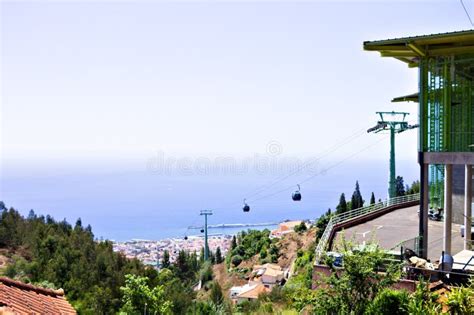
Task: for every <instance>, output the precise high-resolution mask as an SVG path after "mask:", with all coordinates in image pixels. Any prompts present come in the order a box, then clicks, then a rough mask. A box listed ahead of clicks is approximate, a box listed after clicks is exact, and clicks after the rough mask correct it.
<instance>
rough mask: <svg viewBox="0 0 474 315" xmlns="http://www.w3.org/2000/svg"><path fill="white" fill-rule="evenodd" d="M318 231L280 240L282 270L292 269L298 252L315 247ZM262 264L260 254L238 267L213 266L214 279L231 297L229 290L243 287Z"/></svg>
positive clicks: (277, 243) (313, 230)
mask: <svg viewBox="0 0 474 315" xmlns="http://www.w3.org/2000/svg"><path fill="white" fill-rule="evenodd" d="M315 237H316V229H315V228H313V229H309V230H308V231H306V232H302V233H289V234H285V235H283V236H282V238H281V239H278V240H277V242H276V246H277V247H278V250H279V257H278V261H277V262H276V264H278V265H279V266H280V267H281V268H282V269H290V274H291V273H292V272H293V270H292V265H293V264H294V261H295V260H296V258H297V254H298V250H302V251H307V250H312V249H313V247H314V240H315ZM261 262H262V259H261V258H260V254H256V255H253V256H252V257H250V258H249V259H246V260H243V261H242V262H241V263H240V264H239V265H238V266H237V267H234V268H227V265H226V263H225V262H223V263H221V264H216V265H214V266H213V272H214V279H215V280H216V281H217V282H219V284H220V286H221V287H222V289H223V291H224V295H225V296H229V289H230V288H231V287H233V286H242V285H244V284H246V283H247V282H248V280H249V278H250V275H251V272H252V268H253V266H254V265H258V264H260V263H261Z"/></svg>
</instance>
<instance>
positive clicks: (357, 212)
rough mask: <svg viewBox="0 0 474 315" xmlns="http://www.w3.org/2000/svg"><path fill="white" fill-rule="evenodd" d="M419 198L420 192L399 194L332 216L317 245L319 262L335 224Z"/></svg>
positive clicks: (317, 259)
mask: <svg viewBox="0 0 474 315" xmlns="http://www.w3.org/2000/svg"><path fill="white" fill-rule="evenodd" d="M419 200H420V194H419V193H418V194H413V195H405V196H399V197H394V198H389V199H386V200H384V201H381V202H377V203H375V204H372V205H369V206H365V207H362V208H358V209H354V210H350V211H347V212H344V213H340V214H336V215H334V216H332V217H331V218H330V219H329V222H328V224H327V225H326V229H325V230H324V233H323V235H322V236H321V239H320V240H319V242H318V245H317V246H316V262H317V263H319V262H320V261H321V258H322V255H323V253H324V252H325V251H326V248H327V246H328V244H329V238H330V237H331V233H332V230H333V229H334V226H335V225H336V224H341V223H344V222H348V221H351V220H354V219H356V218H358V217H361V216H365V215H368V214H370V213H374V212H377V211H380V210H382V209H384V208H387V207H390V206H394V205H401V204H404V203H408V202H412V201H419Z"/></svg>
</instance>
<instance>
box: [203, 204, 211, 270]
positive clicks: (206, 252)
mask: <svg viewBox="0 0 474 315" xmlns="http://www.w3.org/2000/svg"><path fill="white" fill-rule="evenodd" d="M200 215H203V216H204V260H206V261H207V260H208V259H209V245H208V243H207V216H209V215H212V210H201V213H200Z"/></svg>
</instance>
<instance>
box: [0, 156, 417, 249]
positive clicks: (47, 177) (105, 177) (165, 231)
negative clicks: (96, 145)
mask: <svg viewBox="0 0 474 315" xmlns="http://www.w3.org/2000/svg"><path fill="white" fill-rule="evenodd" d="M397 171H398V172H397V173H398V174H400V175H401V176H403V177H404V179H405V183H409V184H410V183H411V182H412V181H413V180H415V179H417V177H418V165H417V164H416V161H400V162H398V164H397ZM287 173H288V172H283V171H282V172H279V171H273V172H260V173H259V172H240V173H231V174H214V173H213V172H209V173H205V174H204V173H201V174H183V173H182V172H181V173H180V174H171V173H170V174H164V173H163V172H156V171H153V170H151V169H150V168H143V169H141V168H140V167H133V166H130V165H129V164H126V165H125V164H124V165H123V166H121V165H120V163H116V164H114V165H107V164H97V165H95V164H94V163H89V164H87V165H81V164H77V163H76V164H69V165H62V166H58V165H54V166H53V165H49V166H48V165H43V166H41V167H40V166H36V167H29V168H24V167H23V168H18V167H8V164H7V163H3V168H2V175H1V186H0V200H2V201H4V203H5V204H6V205H7V207H14V208H15V209H17V210H19V211H20V212H21V213H22V214H24V215H27V214H28V212H29V210H30V209H33V210H34V211H35V213H36V214H43V215H46V214H50V215H51V216H53V217H54V218H55V219H57V220H62V219H66V220H67V221H68V222H70V223H71V224H74V223H75V221H76V220H77V218H81V220H82V224H83V225H87V224H90V225H91V226H92V230H93V232H94V235H95V237H97V238H98V239H101V238H102V239H110V240H116V241H125V240H129V239H150V240H157V239H163V238H169V237H182V236H185V235H198V234H200V231H199V230H196V229H188V227H190V226H198V227H199V226H200V225H202V224H203V222H204V217H203V216H200V215H199V212H200V210H204V209H206V210H207V209H209V210H213V215H212V216H210V217H209V224H212V225H217V224H255V223H269V224H270V227H271V226H273V224H274V223H278V222H281V221H284V220H297V219H311V220H314V219H316V218H317V217H319V216H320V215H321V214H322V213H324V212H326V211H327V209H328V208H331V209H335V207H336V205H337V203H338V201H339V196H340V194H341V193H342V192H344V193H345V194H346V199H347V200H350V196H351V194H352V192H353V190H354V185H355V182H356V180H358V181H359V184H360V189H361V192H362V195H363V197H364V199H365V200H369V198H370V193H371V192H372V191H373V192H374V193H375V196H376V198H377V199H378V198H382V199H384V198H385V197H386V194H387V193H386V192H387V181H388V161H379V162H377V161H356V160H352V161H350V162H347V163H344V164H343V165H340V166H338V167H336V168H333V169H330V170H328V171H326V172H322V173H321V174H320V175H318V176H315V177H314V178H312V179H311V180H308V181H307V182H305V183H304V184H302V185H301V193H302V200H301V201H300V202H294V201H292V200H291V193H292V190H296V189H297V187H296V184H297V183H298V182H301V181H303V180H304V179H306V178H308V177H309V176H312V174H310V173H305V172H301V173H300V174H297V175H295V176H290V177H288V178H286V179H284V180H282V181H281V182H277V183H276V184H273V185H272V186H271V187H269V188H268V189H266V190H263V192H262V193H260V194H255V192H257V191H258V190H259V189H260V188H261V187H262V186H264V187H265V186H268V184H272V183H274V182H275V180H276V179H278V178H281V177H282V176H284V175H286V174H287ZM315 174H316V173H315ZM313 175H314V174H313ZM293 186H294V189H293V188H292V187H293ZM252 195H254V196H252ZM247 196H248V200H247V202H248V204H249V205H250V207H251V210H250V212H248V213H244V212H243V211H242V203H243V199H244V198H246V197H247ZM246 228H247V227H233V228H232V229H227V228H219V229H211V230H210V233H211V234H218V233H226V234H233V233H236V231H238V230H239V229H246Z"/></svg>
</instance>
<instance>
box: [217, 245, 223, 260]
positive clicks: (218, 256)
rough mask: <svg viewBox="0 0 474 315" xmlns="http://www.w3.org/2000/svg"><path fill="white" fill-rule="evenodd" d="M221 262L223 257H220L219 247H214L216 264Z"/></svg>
mask: <svg viewBox="0 0 474 315" xmlns="http://www.w3.org/2000/svg"><path fill="white" fill-rule="evenodd" d="M222 262H223V258H222V253H221V248H220V247H217V249H216V264H220V263H222Z"/></svg>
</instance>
